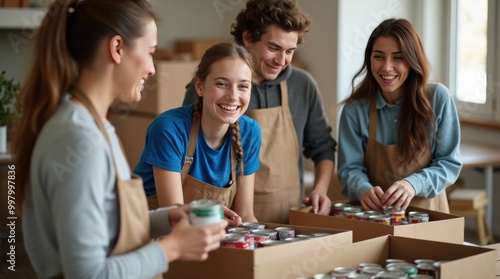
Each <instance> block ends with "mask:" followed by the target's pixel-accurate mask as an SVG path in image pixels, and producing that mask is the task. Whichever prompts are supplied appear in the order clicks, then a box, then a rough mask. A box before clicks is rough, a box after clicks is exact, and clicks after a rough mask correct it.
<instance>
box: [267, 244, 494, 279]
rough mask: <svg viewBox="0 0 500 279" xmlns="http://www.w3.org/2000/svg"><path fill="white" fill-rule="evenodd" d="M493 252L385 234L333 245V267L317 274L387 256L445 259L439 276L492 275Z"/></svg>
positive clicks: (373, 261) (409, 260) (381, 261)
mask: <svg viewBox="0 0 500 279" xmlns="http://www.w3.org/2000/svg"><path fill="white" fill-rule="evenodd" d="M496 253H497V252H496V250H493V249H489V248H485V247H480V246H468V245H461V244H453V243H445V242H437V241H429V240H422V239H414V238H407V237H399V236H390V235H386V236H380V237H377V238H372V239H368V240H363V241H360V242H355V243H352V244H346V245H342V246H340V247H335V253H334V259H333V260H332V267H331V268H330V269H325V270H321V271H320V273H325V272H331V271H332V270H333V269H334V268H335V267H351V268H356V267H357V266H358V265H359V264H360V263H377V264H380V265H381V266H385V260H386V259H403V260H406V261H407V262H410V263H413V262H414V261H415V260H416V259H431V260H435V261H447V262H444V263H442V264H441V268H440V271H439V274H440V277H439V278H441V279H448V278H449V279H452V278H478V279H479V278H481V279H482V278H495V264H496ZM314 274H315V273H310V274H309V276H311V275H314ZM269 278H271V277H269ZM273 278H274V277H273Z"/></svg>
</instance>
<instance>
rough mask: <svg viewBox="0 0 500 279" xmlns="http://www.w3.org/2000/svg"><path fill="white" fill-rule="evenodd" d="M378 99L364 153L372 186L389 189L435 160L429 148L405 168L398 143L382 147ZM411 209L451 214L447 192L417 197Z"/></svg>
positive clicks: (411, 203) (371, 108) (374, 105)
mask: <svg viewBox="0 0 500 279" xmlns="http://www.w3.org/2000/svg"><path fill="white" fill-rule="evenodd" d="M376 103H377V102H376V98H375V96H373V98H372V99H371V102H370V124H369V136H368V144H367V147H366V153H365V164H366V166H367V169H368V177H369V179H370V183H371V184H372V185H373V186H380V187H381V188H382V189H383V190H384V191H385V190H387V189H388V188H389V187H390V186H391V185H392V184H393V183H394V182H395V181H397V180H401V179H402V178H405V177H407V176H409V175H411V174H412V173H415V172H417V171H419V170H421V169H422V168H425V167H428V166H429V165H430V163H431V161H432V154H431V151H430V147H429V148H426V150H425V151H424V152H423V154H421V155H420V156H419V157H418V159H417V160H416V161H415V162H413V163H412V164H410V165H409V166H408V167H402V166H401V164H400V161H399V158H400V156H399V151H398V150H399V149H398V148H399V146H398V144H392V145H383V144H381V143H378V142H377V117H378V111H377V107H376ZM410 206H415V207H420V208H425V209H429V210H433V211H440V212H444V213H449V212H450V209H449V207H448V200H447V198H446V192H443V193H442V194H441V195H439V196H436V197H434V198H428V199H426V198H419V197H414V198H413V199H412V200H411V202H410Z"/></svg>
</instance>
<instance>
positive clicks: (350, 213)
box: [344, 206, 364, 220]
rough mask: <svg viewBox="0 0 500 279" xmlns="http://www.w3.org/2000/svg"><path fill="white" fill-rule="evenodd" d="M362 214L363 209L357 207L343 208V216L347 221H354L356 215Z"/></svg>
mask: <svg viewBox="0 0 500 279" xmlns="http://www.w3.org/2000/svg"><path fill="white" fill-rule="evenodd" d="M359 212H364V210H363V208H361V207H359V206H349V207H344V216H345V218H347V219H354V220H355V219H356V213H359Z"/></svg>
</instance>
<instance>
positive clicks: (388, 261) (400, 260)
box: [385, 259, 407, 268]
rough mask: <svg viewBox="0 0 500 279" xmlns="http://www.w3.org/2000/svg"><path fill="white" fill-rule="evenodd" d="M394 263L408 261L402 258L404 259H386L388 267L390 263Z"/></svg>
mask: <svg viewBox="0 0 500 279" xmlns="http://www.w3.org/2000/svg"><path fill="white" fill-rule="evenodd" d="M392 263H407V261H405V260H402V259H386V260H385V267H386V268H387V266H388V265H390V264H392Z"/></svg>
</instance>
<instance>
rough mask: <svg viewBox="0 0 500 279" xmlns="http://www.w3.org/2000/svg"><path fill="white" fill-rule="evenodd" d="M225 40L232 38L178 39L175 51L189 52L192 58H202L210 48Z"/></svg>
mask: <svg viewBox="0 0 500 279" xmlns="http://www.w3.org/2000/svg"><path fill="white" fill-rule="evenodd" d="M223 42H231V39H197V40H178V41H176V42H175V52H176V53H189V54H191V59H193V60H200V59H201V57H203V54H205V51H206V50H207V49H208V48H210V47H211V46H213V45H215V44H218V43H223Z"/></svg>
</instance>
